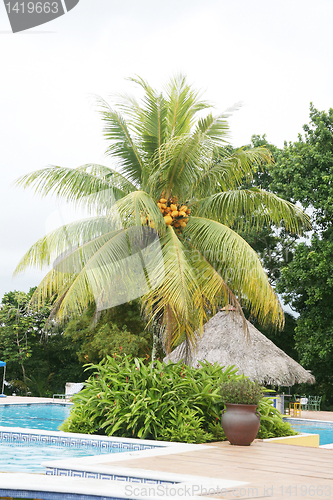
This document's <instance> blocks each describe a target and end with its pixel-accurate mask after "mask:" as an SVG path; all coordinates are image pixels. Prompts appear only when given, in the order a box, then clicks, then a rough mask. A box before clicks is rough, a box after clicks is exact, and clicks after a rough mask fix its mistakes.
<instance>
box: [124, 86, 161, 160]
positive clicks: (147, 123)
mask: <svg viewBox="0 0 333 500" xmlns="http://www.w3.org/2000/svg"><path fill="white" fill-rule="evenodd" d="M130 80H131V81H133V82H135V83H137V84H138V85H139V86H140V87H141V88H142V89H143V90H144V97H143V100H142V105H141V106H140V107H138V108H137V109H136V110H135V115H136V119H135V123H136V132H137V134H138V135H139V136H140V139H141V147H142V149H143V150H144V152H145V153H146V155H147V158H152V157H153V156H154V155H155V153H156V152H157V151H158V149H159V148H160V147H161V145H162V144H163V143H164V141H165V140H166V115H167V105H166V104H167V103H166V101H165V99H164V97H163V95H162V94H161V93H158V92H157V91H156V90H155V89H153V88H152V87H151V86H150V85H149V84H148V82H146V81H145V80H144V79H143V78H141V77H138V76H137V77H136V78H130ZM132 116H133V113H132Z"/></svg>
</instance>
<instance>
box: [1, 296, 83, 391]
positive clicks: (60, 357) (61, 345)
mask: <svg viewBox="0 0 333 500" xmlns="http://www.w3.org/2000/svg"><path fill="white" fill-rule="evenodd" d="M34 290H35V289H34V288H31V289H30V291H29V292H28V293H24V292H18V291H14V292H9V293H6V294H5V295H4V297H3V299H2V304H1V306H0V359H3V360H4V361H6V362H7V370H6V379H7V380H8V381H9V382H10V387H9V388H7V387H5V392H6V391H7V392H8V390H9V391H10V392H9V394H11V393H12V392H15V393H16V394H23V395H25V394H27V393H30V394H31V395H33V396H52V394H54V393H59V392H61V393H63V392H64V387H65V383H66V382H67V381H71V380H74V381H80V380H82V378H83V369H82V365H81V364H80V363H79V362H78V360H77V356H76V352H75V350H76V348H77V346H76V344H75V343H74V342H73V341H72V340H71V339H66V338H65V337H64V335H62V331H61V330H59V329H58V327H57V325H56V324H54V323H53V322H49V323H48V318H49V314H50V309H51V306H50V305H45V306H44V307H43V308H41V309H39V310H36V308H33V307H29V303H30V300H31V297H32V295H33V293H34Z"/></svg>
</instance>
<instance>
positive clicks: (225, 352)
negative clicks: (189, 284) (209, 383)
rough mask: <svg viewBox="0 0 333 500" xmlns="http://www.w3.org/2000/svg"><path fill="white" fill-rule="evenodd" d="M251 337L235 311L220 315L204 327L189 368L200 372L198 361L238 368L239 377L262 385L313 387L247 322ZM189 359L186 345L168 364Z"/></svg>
mask: <svg viewBox="0 0 333 500" xmlns="http://www.w3.org/2000/svg"><path fill="white" fill-rule="evenodd" d="M246 325H247V327H248V335H246V333H245V332H244V320H243V318H242V317H241V316H240V315H239V313H237V312H235V311H229V312H226V311H221V312H219V313H217V314H216V315H215V316H214V317H213V318H212V319H211V320H210V321H208V323H206V325H205V327H204V332H203V335H202V337H201V338H199V339H198V341H197V345H196V350H195V351H194V352H193V353H191V352H190V353H187V364H188V365H190V366H193V367H197V368H199V366H200V365H199V363H198V361H205V360H206V361H208V362H209V363H212V364H214V363H219V364H220V365H221V366H228V365H235V366H236V367H238V373H244V374H245V375H247V376H248V377H249V378H250V379H251V380H258V381H259V382H260V383H261V384H266V385H277V386H291V385H294V384H299V383H309V384H313V383H314V382H315V378H314V376H313V375H311V373H310V372H309V371H307V370H305V369H304V368H303V367H302V366H301V365H300V364H299V363H297V362H296V361H294V360H293V359H292V358H291V357H290V356H288V355H287V354H286V353H285V352H283V351H282V350H281V349H279V348H278V347H277V346H276V345H275V344H273V342H272V341H271V340H269V339H268V338H267V337H265V335H263V334H262V333H261V332H259V330H257V329H256V328H255V327H254V326H253V325H252V324H251V323H250V322H249V321H246ZM185 357H186V345H185V343H183V344H180V345H179V346H178V347H177V348H176V349H175V350H174V351H172V353H170V354H169V355H168V356H166V358H164V361H165V362H168V361H169V360H171V361H172V362H177V361H180V360H181V359H185Z"/></svg>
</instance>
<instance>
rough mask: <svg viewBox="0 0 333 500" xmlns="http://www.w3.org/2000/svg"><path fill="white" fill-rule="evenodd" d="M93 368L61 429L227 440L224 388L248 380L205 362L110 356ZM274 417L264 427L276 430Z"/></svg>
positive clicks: (177, 438) (179, 438) (198, 440)
mask: <svg viewBox="0 0 333 500" xmlns="http://www.w3.org/2000/svg"><path fill="white" fill-rule="evenodd" d="M88 369H89V370H91V371H92V374H91V375H90V377H89V379H88V380H87V381H86V383H85V387H84V389H83V390H82V391H80V393H78V394H76V395H75V396H73V401H74V407H73V408H72V410H71V414H70V416H69V418H68V419H67V420H66V421H65V422H64V424H63V425H62V427H61V430H64V431H68V432H87V433H91V434H94V433H105V434H106V435H108V436H111V435H114V436H120V437H136V438H146V439H156V440H169V441H186V442H191V443H192V442H193V443H199V442H200V443H203V442H207V441H213V440H224V439H226V438H225V435H224V432H223V430H222V427H221V425H220V419H221V413H222V409H223V406H224V404H223V401H222V400H221V396H220V387H221V385H222V383H224V382H227V381H229V380H239V379H240V380H243V379H244V377H243V376H238V375H236V369H235V368H234V367H228V368H226V369H222V368H221V367H220V366H218V365H210V364H209V363H201V367H200V369H195V368H191V367H188V366H185V365H183V364H182V362H179V363H176V364H173V363H169V364H167V365H166V364H163V363H160V362H159V361H158V362H156V364H151V363H150V364H149V365H146V364H145V360H143V359H137V358H135V359H131V358H130V357H128V356H121V357H119V356H114V357H110V356H109V357H108V358H107V359H105V360H103V361H102V362H100V363H99V364H98V365H94V364H89V365H88ZM277 413H278V412H277ZM277 413H276V411H275V413H274V415H277ZM272 418H273V414H272V415H270V414H269V412H268V413H267V415H266V418H265V419H263V422H262V425H263V426H264V427H265V426H269V430H267V432H273V433H274V432H275V430H274V429H275V427H274V425H272V424H271V421H272ZM275 418H277V417H275ZM281 419H282V417H281ZM276 429H277V432H280V431H278V426H276Z"/></svg>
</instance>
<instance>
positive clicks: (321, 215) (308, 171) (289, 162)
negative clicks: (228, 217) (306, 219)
mask: <svg viewBox="0 0 333 500" xmlns="http://www.w3.org/2000/svg"><path fill="white" fill-rule="evenodd" d="M303 130H304V137H303V136H301V135H299V137H298V140H297V141H295V142H294V143H289V144H285V146H284V149H283V150H282V152H281V153H280V155H279V157H278V159H277V162H276V166H275V167H274V169H273V171H272V176H273V189H275V190H276V191H277V192H278V193H280V194H281V195H282V196H284V197H286V198H287V199H290V200H292V201H293V202H297V201H298V202H300V203H301V204H302V206H303V207H304V208H308V207H312V211H311V218H312V221H313V223H314V225H315V226H317V227H318V229H327V228H328V227H331V226H332V221H333V189H332V179H333V177H332V175H333V173H332V172H333V170H332V169H333V109H332V108H330V109H329V110H328V112H325V111H318V110H317V109H316V108H315V107H314V106H313V105H312V104H311V106H310V123H309V124H307V125H304V126H303ZM313 209H314V210H313Z"/></svg>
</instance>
